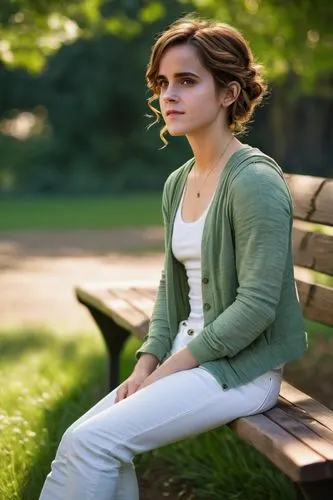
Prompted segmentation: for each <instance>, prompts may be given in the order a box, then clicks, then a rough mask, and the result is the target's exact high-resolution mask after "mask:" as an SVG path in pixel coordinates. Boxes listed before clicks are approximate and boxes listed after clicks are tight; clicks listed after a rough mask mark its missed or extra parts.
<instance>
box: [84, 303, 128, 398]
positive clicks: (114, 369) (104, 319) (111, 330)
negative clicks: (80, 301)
mask: <svg viewBox="0 0 333 500" xmlns="http://www.w3.org/2000/svg"><path fill="white" fill-rule="evenodd" d="M85 305H86V304H85ZM86 306H87V305H86ZM87 307H88V309H89V312H90V314H91V316H92V317H93V319H94V320H95V322H96V324H97V326H98V328H99V329H100V331H101V333H102V335H103V339H104V342H105V344H106V348H107V351H108V356H109V380H108V382H109V384H108V385H109V390H110V391H112V390H113V389H115V388H116V387H117V386H118V385H119V358H120V353H121V351H122V349H123V347H124V343H125V341H126V340H127V338H128V337H129V336H130V332H129V331H128V330H125V328H122V327H121V326H119V325H117V323H115V322H114V321H113V320H112V319H111V318H109V317H108V316H106V315H105V314H103V313H102V312H101V311H99V310H98V309H96V308H94V307H93V306H87Z"/></svg>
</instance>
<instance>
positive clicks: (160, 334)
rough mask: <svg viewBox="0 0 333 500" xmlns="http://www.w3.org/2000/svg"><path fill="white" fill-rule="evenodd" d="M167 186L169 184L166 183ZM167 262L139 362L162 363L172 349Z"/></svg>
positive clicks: (137, 355) (164, 211)
mask: <svg viewBox="0 0 333 500" xmlns="http://www.w3.org/2000/svg"><path fill="white" fill-rule="evenodd" d="M166 184H167V183H166ZM166 184H165V185H164V189H163V195H162V214H163V224H164V238H165V241H166V228H167V221H168V219H169V216H168V213H169V208H168V200H167V194H166ZM165 268H166V262H165V260H164V267H163V270H162V273H161V278H160V283H159V286H158V290H157V297H156V301H155V304H154V308H153V312H152V316H151V319H150V322H149V330H148V334H147V335H146V336H145V337H144V342H143V344H142V345H141V347H140V348H139V349H138V350H137V351H136V353H135V358H136V360H138V359H139V358H140V356H141V354H143V353H149V354H153V355H154V356H156V357H157V358H158V360H159V361H160V362H161V361H162V359H163V358H164V357H165V355H166V354H167V353H168V352H169V351H170V349H171V336H170V328H169V322H168V315H167V289H166V288H167V282H166V272H165Z"/></svg>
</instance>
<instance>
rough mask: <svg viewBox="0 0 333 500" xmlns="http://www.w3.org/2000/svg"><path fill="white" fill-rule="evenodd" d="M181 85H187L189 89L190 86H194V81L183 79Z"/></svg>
mask: <svg viewBox="0 0 333 500" xmlns="http://www.w3.org/2000/svg"><path fill="white" fill-rule="evenodd" d="M181 84H182V85H185V87H189V86H190V85H193V84H194V81H193V80H192V78H182V79H181Z"/></svg>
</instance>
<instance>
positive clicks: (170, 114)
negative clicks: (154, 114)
mask: <svg viewBox="0 0 333 500" xmlns="http://www.w3.org/2000/svg"><path fill="white" fill-rule="evenodd" d="M183 114H184V113H183V112H181V111H176V110H174V109H169V111H167V112H166V115H167V116H172V115H183Z"/></svg>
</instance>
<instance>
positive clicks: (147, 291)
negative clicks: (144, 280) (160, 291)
mask: <svg viewBox="0 0 333 500" xmlns="http://www.w3.org/2000/svg"><path fill="white" fill-rule="evenodd" d="M132 290H135V291H136V292H138V293H141V294H142V295H143V296H144V297H148V299H151V300H153V301H154V302H155V300H156V296H157V288H137V287H133V288H132Z"/></svg>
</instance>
